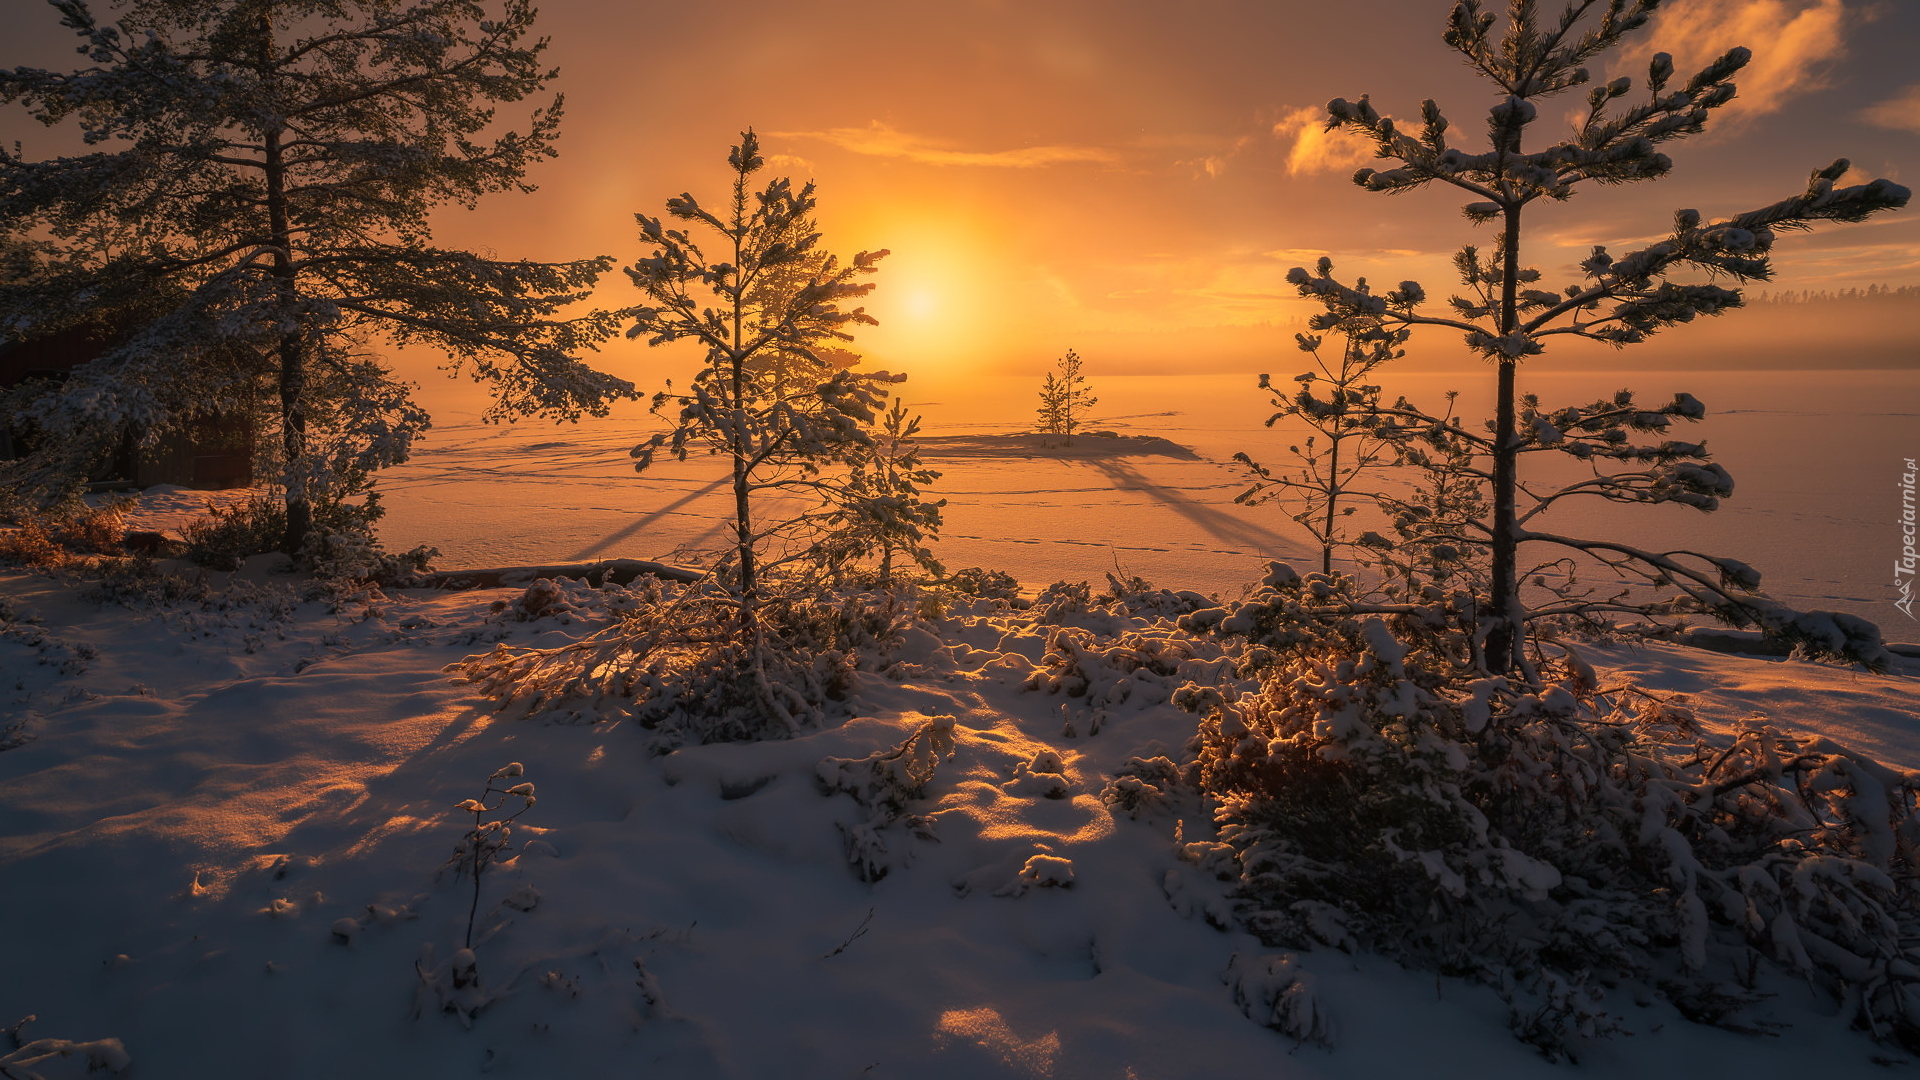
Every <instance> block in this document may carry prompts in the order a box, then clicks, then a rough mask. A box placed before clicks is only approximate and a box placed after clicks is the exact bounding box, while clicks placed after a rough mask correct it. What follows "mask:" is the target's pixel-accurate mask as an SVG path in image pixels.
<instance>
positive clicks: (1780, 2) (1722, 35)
mask: <svg viewBox="0 0 1920 1080" xmlns="http://www.w3.org/2000/svg"><path fill="white" fill-rule="evenodd" d="M1848 18H1849V13H1848V11H1847V9H1846V5H1845V2H1844V0H1689V2H1688V3H1684V4H1675V5H1672V6H1671V7H1663V8H1662V9H1661V10H1660V14H1659V15H1658V16H1656V17H1655V18H1654V21H1653V25H1652V26H1651V27H1650V28H1649V29H1648V30H1647V31H1646V34H1645V36H1644V37H1642V38H1640V40H1639V41H1638V42H1637V43H1636V45H1635V46H1634V47H1633V48H1631V49H1629V50H1628V51H1627V53H1626V56H1625V59H1626V61H1627V63H1628V70H1627V73H1629V74H1633V75H1634V76H1635V81H1636V82H1638V81H1639V78H1640V77H1641V76H1643V75H1644V73H1645V71H1646V64H1647V61H1648V60H1650V59H1652V57H1653V54H1654V53H1656V52H1664V53H1671V54H1672V55H1673V64H1674V80H1673V82H1674V84H1679V83H1682V82H1683V81H1684V80H1685V79H1686V78H1688V77H1689V76H1691V75H1692V74H1693V73H1694V72H1696V71H1699V70H1700V69H1701V68H1703V67H1705V66H1707V65H1708V64H1709V63H1712V62H1713V61H1714V60H1716V59H1718V58H1719V57H1720V56H1721V55H1722V54H1723V53H1725V52H1726V51H1727V50H1728V49H1731V48H1733V47H1734V46H1736V45H1744V46H1746V47H1747V48H1749V49H1752V50H1753V59H1752V61H1750V62H1749V63H1748V64H1747V66H1746V67H1745V68H1744V69H1742V70H1741V72H1740V74H1738V75H1736V76H1734V82H1735V83H1736V84H1738V85H1739V87H1740V95H1739V96H1738V97H1736V98H1735V99H1734V100H1733V102H1732V103H1731V104H1729V105H1728V106H1727V107H1726V108H1725V109H1723V110H1722V111H1721V115H1722V116H1723V117H1728V118H1734V119H1739V120H1750V119H1752V118H1754V117H1758V116H1764V115H1766V114H1767V113H1771V112H1778V111H1779V110H1780V109H1781V108H1782V107H1783V106H1784V105H1785V104H1786V103H1787V102H1789V101H1792V100H1793V99H1794V98H1796V97H1799V96H1800V95H1802V94H1806V93H1808V92H1810V91H1813V90H1818V89H1820V88H1821V87H1823V86H1825V85H1826V70H1827V68H1828V66H1829V65H1831V64H1832V63H1833V62H1834V61H1836V60H1838V59H1840V57H1841V55H1842V54H1843V53H1845V51H1846V46H1845V42H1844V40H1843V34H1842V27H1843V26H1844V25H1845V24H1846V22H1847V20H1848ZM1635 68H1637V69H1638V70H1637V71H1635V70H1633V69H1635Z"/></svg>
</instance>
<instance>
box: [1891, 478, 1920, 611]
mask: <svg viewBox="0 0 1920 1080" xmlns="http://www.w3.org/2000/svg"><path fill="white" fill-rule="evenodd" d="M1903 460H1905V462H1906V465H1907V468H1906V471H1905V472H1903V473H1901V474H1900V557H1899V558H1898V559H1895V560H1894V561H1893V587H1894V589H1895V590H1896V591H1897V592H1899V594H1900V599H1898V600H1895V601H1894V602H1893V606H1894V607H1897V608H1899V609H1900V610H1901V611H1902V612H1904V613H1906V616H1907V618H1909V619H1920V616H1916V615H1914V613H1913V578H1914V561H1915V559H1916V555H1915V553H1914V550H1913V544H1914V519H1913V480H1914V474H1915V473H1916V472H1920V469H1915V468H1914V464H1913V461H1914V459H1912V458H1905V459H1903Z"/></svg>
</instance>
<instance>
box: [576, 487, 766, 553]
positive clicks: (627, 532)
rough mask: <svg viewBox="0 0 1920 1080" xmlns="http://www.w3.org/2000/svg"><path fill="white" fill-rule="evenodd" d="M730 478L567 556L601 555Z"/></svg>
mask: <svg viewBox="0 0 1920 1080" xmlns="http://www.w3.org/2000/svg"><path fill="white" fill-rule="evenodd" d="M728 479H729V478H728V477H724V476H723V477H721V478H720V479H718V480H715V481H714V482H713V483H711V484H708V485H707V486H705V487H702V488H696V489H694V490H693V491H690V492H688V493H686V494H685V495H682V496H680V497H679V498H677V499H675V500H673V501H672V502H670V503H668V504H667V505H665V506H663V507H661V508H660V509H658V510H655V511H653V512H651V513H648V514H643V515H641V516H640V517H639V518H638V519H636V520H635V521H634V522H633V523H632V524H630V525H623V526H621V527H620V528H618V529H615V530H614V531H613V532H610V533H608V534H607V535H605V536H603V537H601V538H600V539H598V540H596V541H594V542H593V543H591V544H588V545H587V546H586V547H583V548H581V549H580V550H579V551H576V552H574V553H573V554H572V555H569V556H567V558H569V559H591V558H593V557H594V556H596V555H599V554H601V553H602V552H605V551H606V550H607V549H608V548H610V547H612V546H613V545H615V544H618V543H620V542H621V541H622V540H625V539H627V538H628V537H631V536H633V535H634V534H635V533H637V532H639V531H640V530H642V529H644V528H646V527H647V526H649V525H651V524H653V523H654V522H656V521H659V520H660V519H661V518H663V517H665V516H667V515H668V514H671V513H673V512H674V511H676V510H678V509H680V508H681V507H683V506H685V505H687V504H688V503H690V502H693V501H694V500H695V499H698V498H700V497H701V496H703V495H709V494H711V493H713V492H715V491H718V490H719V489H720V488H722V487H724V486H726V484H727V482H728ZM711 531H712V530H709V532H711Z"/></svg>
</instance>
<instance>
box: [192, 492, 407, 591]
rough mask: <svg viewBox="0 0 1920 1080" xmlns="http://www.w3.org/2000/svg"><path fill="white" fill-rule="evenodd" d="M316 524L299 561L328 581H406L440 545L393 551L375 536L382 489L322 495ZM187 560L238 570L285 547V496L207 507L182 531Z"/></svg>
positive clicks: (315, 508)
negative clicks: (351, 496) (350, 495)
mask: <svg viewBox="0 0 1920 1080" xmlns="http://www.w3.org/2000/svg"><path fill="white" fill-rule="evenodd" d="M311 509H312V514H313V522H312V528H311V530H310V531H309V532H308V533H307V535H306V541H305V544H304V545H303V546H302V548H301V550H300V559H299V561H300V562H301V563H302V564H304V566H305V567H306V568H307V569H309V570H311V571H312V572H313V575H314V576H315V577H316V578H319V579H321V580H323V581H345V582H361V581H373V582H378V583H380V584H383V585H404V584H407V583H409V582H411V581H414V580H416V579H417V576H418V575H419V574H421V573H422V572H424V571H425V570H426V569H427V568H428V564H429V563H430V562H431V561H432V560H433V558H434V557H435V556H437V555H439V554H440V552H439V551H438V550H437V549H434V548H430V547H426V546H425V545H422V546H419V547H415V548H414V549H412V550H411V551H405V552H389V551H387V550H386V549H385V548H384V547H382V546H381V544H380V541H379V540H378V538H377V537H376V536H375V535H374V523H375V522H376V521H378V520H379V519H380V518H381V517H382V516H383V515H384V514H385V510H384V509H382V508H381V506H380V499H379V493H378V492H374V491H372V490H366V491H365V492H364V495H363V498H362V500H361V501H360V502H357V503H356V502H351V501H348V500H345V499H340V498H328V497H320V498H315V499H314V500H313V502H312V507H311ZM181 534H182V536H183V537H184V538H185V540H186V543H187V551H186V556H187V558H188V559H189V560H190V561H192V562H194V563H195V564H197V565H200V566H205V567H208V568H211V569H214V570H238V569H240V565H241V563H243V562H245V561H246V560H247V559H248V558H250V557H252V556H254V555H264V554H267V553H269V552H273V551H278V550H280V547H281V544H282V543H283V542H284V541H285V539H286V535H287V504H286V501H285V500H284V499H281V498H278V497H275V496H268V495H260V494H254V495H249V496H248V497H247V498H246V499H245V500H244V501H241V502H238V503H234V504H232V505H229V506H224V507H222V506H216V505H213V504H212V503H209V504H208V505H207V512H206V514H205V516H203V517H198V518H195V519H194V520H192V521H190V522H188V523H187V525H186V527H185V528H183V529H182V530H181Z"/></svg>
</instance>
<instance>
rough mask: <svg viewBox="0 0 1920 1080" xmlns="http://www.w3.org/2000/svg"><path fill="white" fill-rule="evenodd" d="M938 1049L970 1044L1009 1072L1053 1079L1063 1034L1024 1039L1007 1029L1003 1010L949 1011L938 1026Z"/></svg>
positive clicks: (942, 1016) (988, 1007)
mask: <svg viewBox="0 0 1920 1080" xmlns="http://www.w3.org/2000/svg"><path fill="white" fill-rule="evenodd" d="M933 1039H934V1045H935V1046H936V1047H938V1048H940V1049H945V1048H946V1047H948V1046H950V1045H952V1044H953V1043H955V1042H960V1041H964V1042H969V1043H972V1044H974V1045H975V1046H978V1047H979V1048H980V1049H982V1050H985V1051H986V1052H988V1053H989V1054H992V1055H994V1056H995V1057H997V1058H999V1059H1000V1063H1001V1064H1002V1065H1004V1066H1006V1067H1007V1068H1009V1069H1018V1070H1020V1071H1021V1072H1023V1073H1025V1074H1026V1075H1028V1076H1037V1077H1050V1076H1052V1075H1053V1066H1054V1061H1055V1059H1057V1058H1058V1057H1059V1056H1060V1034H1059V1032H1055V1031H1049V1032H1047V1033H1046V1034H1045V1035H1043V1036H1041V1037H1040V1038H1037V1039H1022V1038H1021V1037H1020V1036H1018V1035H1015V1034H1014V1033H1013V1029H1012V1028H1009V1027H1008V1026H1007V1021H1006V1019H1005V1018H1004V1017H1002V1016H1001V1015H1000V1010H998V1009H995V1008H994V1007H993V1006H991V1005H982V1006H980V1007H979V1008H977V1009H948V1010H947V1011H946V1012H943V1013H941V1014H940V1022H939V1023H938V1024H936V1025H934V1029H933Z"/></svg>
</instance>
